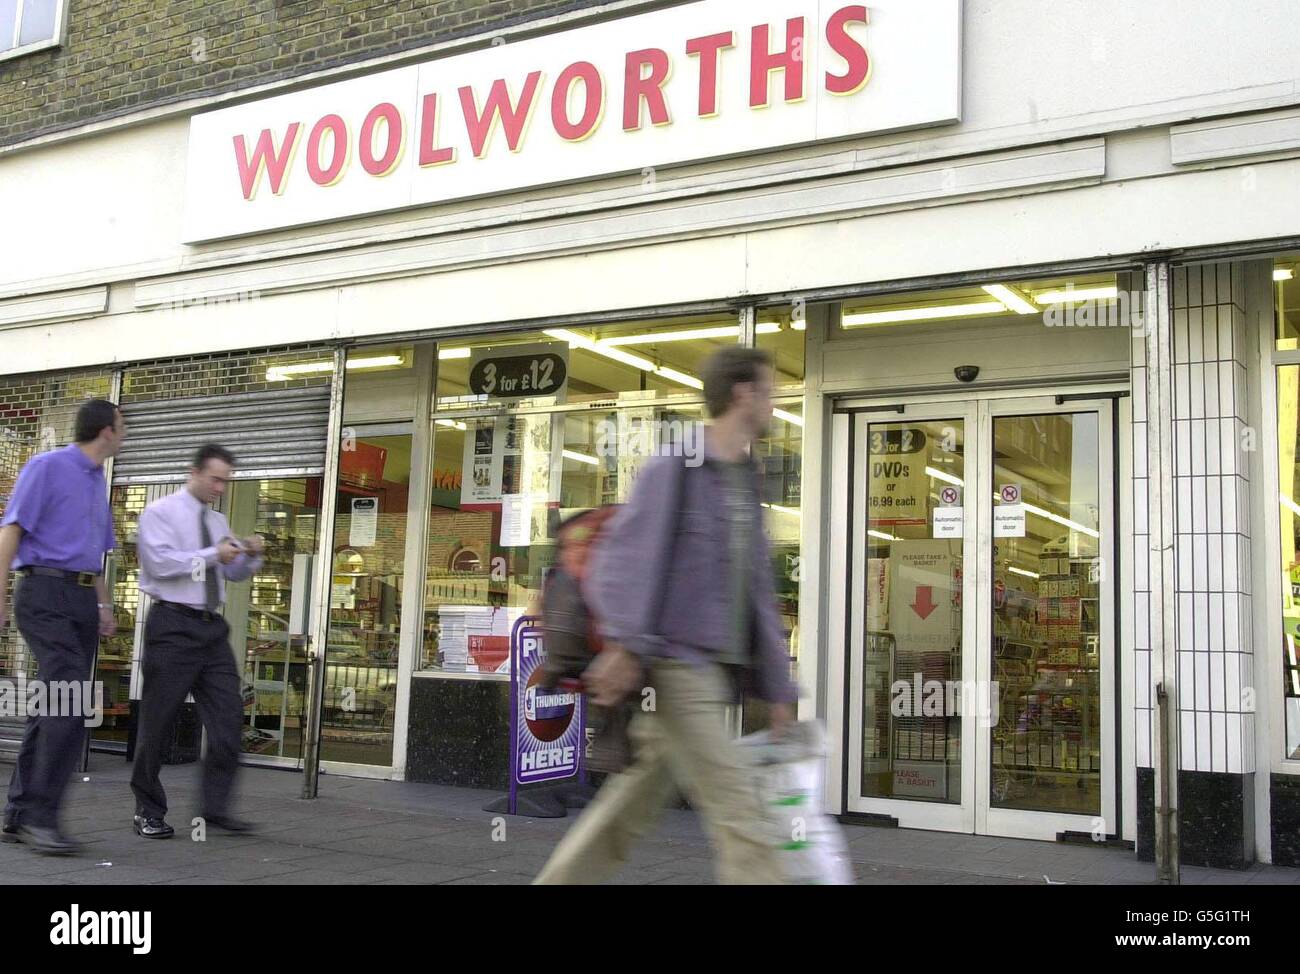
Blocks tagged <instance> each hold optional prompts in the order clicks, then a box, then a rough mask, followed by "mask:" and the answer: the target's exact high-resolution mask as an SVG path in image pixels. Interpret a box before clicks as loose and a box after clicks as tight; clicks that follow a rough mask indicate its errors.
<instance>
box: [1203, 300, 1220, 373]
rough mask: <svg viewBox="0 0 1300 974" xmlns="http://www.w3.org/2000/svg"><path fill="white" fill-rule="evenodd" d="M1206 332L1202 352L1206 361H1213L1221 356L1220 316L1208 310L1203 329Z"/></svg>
mask: <svg viewBox="0 0 1300 974" xmlns="http://www.w3.org/2000/svg"><path fill="white" fill-rule="evenodd" d="M1201 330H1202V331H1203V332H1204V334H1205V347H1204V348H1203V349H1202V353H1203V354H1204V356H1205V361H1207V362H1213V361H1216V360H1217V359H1218V357H1219V325H1218V316H1217V315H1215V314H1212V313H1210V312H1207V313H1206V315H1205V324H1204V325H1203V326H1202V329H1201Z"/></svg>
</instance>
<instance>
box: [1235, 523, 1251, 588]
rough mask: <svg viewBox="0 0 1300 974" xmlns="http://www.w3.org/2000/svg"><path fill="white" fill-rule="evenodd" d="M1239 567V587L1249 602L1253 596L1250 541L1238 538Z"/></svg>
mask: <svg viewBox="0 0 1300 974" xmlns="http://www.w3.org/2000/svg"><path fill="white" fill-rule="evenodd" d="M1237 566H1238V568H1239V570H1240V574H1239V575H1238V576H1237V577H1238V583H1237V584H1238V585H1239V586H1240V589H1239V590H1240V591H1242V592H1244V593H1245V594H1246V596H1247V599H1248V600H1249V597H1250V595H1251V587H1252V586H1251V572H1250V569H1251V561H1250V539H1249V538H1243V537H1240V536H1238V537H1237Z"/></svg>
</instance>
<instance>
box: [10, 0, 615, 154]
mask: <svg viewBox="0 0 1300 974" xmlns="http://www.w3.org/2000/svg"><path fill="white" fill-rule="evenodd" d="M607 3H608V0H395V2H391V3H375V2H372V0H328V2H314V0H71V2H70V9H69V11H68V21H67V35H66V42H65V44H64V45H63V46H62V47H60V48H55V49H52V50H45V51H40V52H38V53H35V54H29V55H26V56H23V57H19V58H15V59H12V60H8V61H0V145H8V144H12V143H15V142H21V141H23V140H25V139H30V138H33V137H35V136H39V135H44V134H47V133H50V132H57V131H59V130H61V129H67V128H72V127H75V126H77V125H82V124H85V123H86V122H91V121H95V120H99V119H105V118H111V117H113V116H116V115H123V114H127V113H129V112H133V111H138V110H140V109H141V108H145V107H149V106H155V105H164V104H167V103H170V102H176V101H182V100H185V99H188V98H193V97H195V96H198V95H203V94H216V93H221V92H228V91H236V90H239V89H241V88H248V87H250V86H253V85H257V84H264V83H267V82H270V81H276V80H281V79H285V78H293V77H296V76H299V75H303V74H308V73H311V72H314V71H320V70H322V69H325V68H330V67H335V66H338V65H345V64H350V63H354V62H357V61H362V60H366V59H368V58H373V57H377V56H380V55H384V54H390V53H394V52H399V51H404V50H410V49H412V48H419V47H426V46H428V45H430V44H433V43H435V42H439V41H445V40H450V39H454V38H458V37H465V36H470V35H474V34H483V33H489V32H491V31H493V30H499V29H501V28H503V27H507V26H511V25H515V24H520V23H526V22H528V21H532V20H537V19H539V18H543V17H548V16H553V15H555V14H558V13H563V12H566V11H573V10H581V9H589V8H590V9H595V8H600V7H603V6H606V5H607Z"/></svg>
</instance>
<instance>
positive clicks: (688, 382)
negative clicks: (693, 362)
mask: <svg viewBox="0 0 1300 974" xmlns="http://www.w3.org/2000/svg"><path fill="white" fill-rule="evenodd" d="M654 373H655V375H657V376H660V377H662V378H665V379H667V380H668V381H669V382H677V383H680V384H681V385H684V386H690V387H691V388H692V389H703V388H704V383H703V382H701V381H700V380H699V379H697V378H695V376H693V375H689V374H687V373H686V372H678V371H677V370H676V369H670V368H668V366H666V365H663V366H660V367H659V368H657V369H655V370H654Z"/></svg>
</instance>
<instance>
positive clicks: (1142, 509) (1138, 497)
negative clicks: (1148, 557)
mask: <svg viewBox="0 0 1300 974" xmlns="http://www.w3.org/2000/svg"><path fill="white" fill-rule="evenodd" d="M1149 486H1150V482H1149V481H1148V480H1147V479H1146V478H1145V477H1143V478H1141V479H1138V478H1134V480H1133V533H1134V534H1147V533H1149V531H1148V527H1147V515H1148V514H1149V513H1150V512H1149V511H1148V510H1147V504H1148V503H1149V500H1148V494H1147V491H1148V489H1149Z"/></svg>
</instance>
